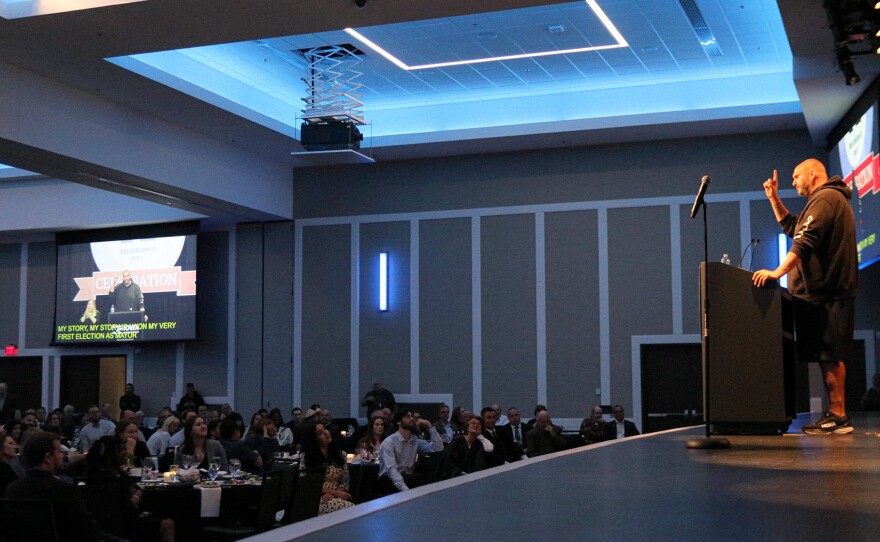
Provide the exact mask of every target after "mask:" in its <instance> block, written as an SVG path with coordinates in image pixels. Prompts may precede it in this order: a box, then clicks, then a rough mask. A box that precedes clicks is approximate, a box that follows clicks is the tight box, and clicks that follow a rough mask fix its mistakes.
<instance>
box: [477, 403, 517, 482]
mask: <svg viewBox="0 0 880 542" xmlns="http://www.w3.org/2000/svg"><path fill="white" fill-rule="evenodd" d="M480 416H481V417H482V418H481V420H482V424H481V425H482V426H483V432H482V436H483V438H484V439H486V440H487V441H489V442H490V443H492V449H491V450H489V449H487V450H486V457H485V461H486V467H488V468H491V467H498V466H500V465H503V464H505V463H507V449H508V448H509V446H508V443H507V442H506V441H505V440H503V438H502V436H501V434H500V433H499V432H498V430H497V429H496V428H495V409H494V408H493V407H490V406H489V407H484V408H483V410H481V411H480ZM472 423H473V418H471V419H470V420H469V421H468V431H470V428H471V424H472Z"/></svg>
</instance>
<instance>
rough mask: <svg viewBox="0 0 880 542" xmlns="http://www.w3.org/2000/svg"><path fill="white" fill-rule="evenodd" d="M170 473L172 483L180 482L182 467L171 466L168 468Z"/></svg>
mask: <svg viewBox="0 0 880 542" xmlns="http://www.w3.org/2000/svg"><path fill="white" fill-rule="evenodd" d="M168 472H170V473H171V481H172V482H179V481H180V467H179V466H177V465H171V466H170V467H168Z"/></svg>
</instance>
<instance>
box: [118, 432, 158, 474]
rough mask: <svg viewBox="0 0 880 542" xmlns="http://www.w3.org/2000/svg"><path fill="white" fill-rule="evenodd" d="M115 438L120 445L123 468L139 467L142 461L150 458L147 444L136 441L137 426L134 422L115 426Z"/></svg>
mask: <svg viewBox="0 0 880 542" xmlns="http://www.w3.org/2000/svg"><path fill="white" fill-rule="evenodd" d="M116 438H118V439H119V441H120V442H121V445H122V461H123V465H124V466H125V467H128V468H131V467H141V466H143V459H144V458H145V457H150V450H149V449H148V448H147V444H146V443H145V442H142V441H140V440H138V426H137V424H136V423H134V422H119V423H118V424H116Z"/></svg>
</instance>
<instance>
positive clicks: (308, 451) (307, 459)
mask: <svg viewBox="0 0 880 542" xmlns="http://www.w3.org/2000/svg"><path fill="white" fill-rule="evenodd" d="M302 437H303V441H302V446H303V448H302V450H303V461H302V463H301V465H302V467H303V469H306V470H311V469H316V468H322V467H323V468H324V488H323V493H322V494H321V506H320V508H319V509H318V513H319V514H327V513H330V512H335V511H336V510H342V509H343V508H349V507H351V506H354V503H352V502H351V493H349V492H348V465H347V464H346V462H345V454H343V453H342V451H340V450H339V448H338V447H337V445H336V443H334V442H333V437H332V436H331V435H330V431H328V430H327V428H326V427H324V424H323V423H320V422H319V423H316V424H314V425H311V426H309V427H305V428H304V430H303V432H302Z"/></svg>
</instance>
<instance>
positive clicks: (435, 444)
mask: <svg viewBox="0 0 880 542" xmlns="http://www.w3.org/2000/svg"><path fill="white" fill-rule="evenodd" d="M394 423H395V425H396V426H397V427H398V429H397V432H396V433H394V434H393V435H391V436H390V437H388V438H386V439H385V440H383V441H382V446H381V447H380V449H379V482H378V487H379V491H380V492H381V493H386V494H387V493H394V492H396V491H406V490H407V489H409V488H410V487H415V486H418V485H423V484H425V483H427V482H428V481H430V479H429V477H428V476H426V475H424V474H420V475H416V474H414V468H415V464H416V457H417V455H418V454H424V453H429V452H441V451H443V441H442V440H440V435H439V434H438V433H437V430H436V429H434V427H433V426H432V425H431V422H429V421H428V420H422V421H421V422H420V423H421V425H423V426H425V427H428V428H429V431H430V433H431V440H430V441H425V440H419V439H417V438H415V437H413V435H412V432H413V430H414V429H415V426H414V423H413V419H412V411H410V410H407V409H400V410H398V411H397V412H395V413H394Z"/></svg>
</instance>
